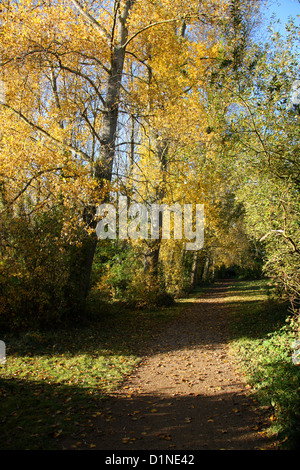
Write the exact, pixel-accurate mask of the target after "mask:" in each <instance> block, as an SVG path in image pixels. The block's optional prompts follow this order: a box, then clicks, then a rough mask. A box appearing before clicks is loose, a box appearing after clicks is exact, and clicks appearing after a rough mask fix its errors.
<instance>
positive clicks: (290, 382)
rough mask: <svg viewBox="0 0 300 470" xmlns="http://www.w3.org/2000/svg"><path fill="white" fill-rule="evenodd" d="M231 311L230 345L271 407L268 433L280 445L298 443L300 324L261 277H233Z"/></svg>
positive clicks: (260, 398) (291, 446)
mask: <svg viewBox="0 0 300 470" xmlns="http://www.w3.org/2000/svg"><path fill="white" fill-rule="evenodd" d="M227 302H228V303H229V305H230V310H231V334H232V343H231V345H232V350H233V352H234V353H235V354H236V356H237V357H238V358H239V362H240V366H241V368H242V370H243V372H244V373H245V375H246V379H247V381H248V383H249V384H250V385H251V386H252V387H253V389H254V390H255V391H256V393H255V395H256V399H258V401H259V403H260V404H261V405H263V406H266V407H269V408H270V412H271V426H270V428H269V430H268V433H269V434H270V435H273V436H276V437H277V438H278V439H279V442H280V443H281V444H280V447H281V448H282V449H295V448H298V447H299V445H300V394H299V385H300V368H299V367H297V366H295V365H294V364H293V363H292V361H291V356H292V352H293V350H292V348H291V345H292V343H293V342H294V341H295V339H298V337H297V331H298V334H299V329H298V328H297V325H296V324H295V321H294V319H293V318H292V316H291V314H290V313H289V311H288V307H287V305H285V304H284V303H282V302H279V301H278V300H276V298H275V296H274V293H273V290H272V288H271V287H270V286H269V283H268V282H267V281H265V280H260V281H251V282H236V283H234V284H233V286H232V287H231V288H230V291H229V292H228V296H227Z"/></svg>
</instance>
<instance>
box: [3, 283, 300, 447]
mask: <svg viewBox="0 0 300 470" xmlns="http://www.w3.org/2000/svg"><path fill="white" fill-rule="evenodd" d="M201 292H202V291H201V289H198V291H197V292H195V296H196V297H198V296H199V295H201ZM92 300H93V303H92V304H91V309H90V311H91V314H92V315H91V318H90V321H89V322H87V323H86V324H85V325H80V326H79V325H78V326H76V325H73V326H71V327H70V326H69V327H68V328H61V329H57V330H53V331H47V332H40V331H35V332H28V333H26V334H19V335H6V336H5V337H2V338H1V339H3V340H4V341H5V343H6V347H7V350H6V353H7V361H6V364H5V365H0V399H1V408H0V422H1V433H0V449H1V450H27V449H28V450H31V449H33V450H35V449H38V450H51V449H56V448H58V444H59V439H60V438H64V437H67V436H68V435H70V434H71V433H72V432H74V431H75V432H76V433H77V434H78V436H79V439H80V434H82V433H83V434H84V430H85V429H86V428H87V427H89V426H92V420H91V418H92V417H93V416H96V415H97V414H98V413H99V412H100V411H99V410H101V406H102V404H103V401H104V400H105V397H106V396H107V394H109V393H110V392H111V391H113V390H114V389H115V388H116V387H118V385H119V384H120V382H121V381H122V380H123V379H124V378H125V377H126V375H128V374H129V373H130V372H131V371H132V370H133V369H134V367H135V366H136V365H137V364H138V362H139V361H140V353H141V350H142V349H143V346H144V345H145V343H147V342H148V341H149V340H150V339H151V338H152V337H155V335H156V334H157V332H158V331H161V330H162V329H163V328H164V326H165V325H166V324H167V323H169V322H170V321H172V319H174V318H175V317H176V316H177V315H178V314H179V313H180V311H181V309H183V308H186V307H187V304H186V302H180V301H179V302H178V303H177V304H175V305H174V306H173V307H169V308H159V309H156V310H148V311H141V310H134V309H132V310H128V309H121V308H119V307H114V306H113V305H107V304H104V303H103V302H99V299H97V298H95V297H94V298H93V299H92ZM189 302H193V298H192V296H191V297H190V298H189ZM226 302H227V303H228V305H229V307H230V311H231V317H230V325H231V335H232V340H231V347H232V350H233V351H234V352H235V354H236V355H237V356H238V357H239V360H240V366H241V367H242V369H243V371H244V373H245V374H246V377H247V380H248V382H249V383H250V384H251V385H252V387H253V388H254V389H255V390H256V398H258V400H259V401H260V403H261V404H262V405H264V406H267V407H270V409H271V411H272V417H273V418H272V419H273V420H272V427H271V429H270V430H269V432H270V433H272V434H274V435H278V437H279V439H280V440H281V442H282V446H285V447H286V448H295V447H296V446H297V445H299V439H300V415H299V411H300V406H299V405H300V399H299V384H300V368H299V367H296V366H294V365H293V364H292V362H291V354H292V350H291V344H292V343H293V341H294V340H295V339H296V334H295V328H294V325H293V323H292V322H290V321H289V322H287V318H288V319H289V315H288V312H287V308H286V306H285V305H284V304H281V303H279V302H278V301H276V300H275V298H274V296H273V291H272V289H271V288H270V287H269V285H268V283H267V282H266V281H251V282H243V281H239V282H235V283H233V285H232V286H231V288H230V289H229V291H228V294H227V297H226Z"/></svg>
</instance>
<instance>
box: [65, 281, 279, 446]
mask: <svg viewBox="0 0 300 470" xmlns="http://www.w3.org/2000/svg"><path fill="white" fill-rule="evenodd" d="M227 287H228V284H227V283H221V284H218V285H216V286H215V287H213V288H212V289H210V290H209V291H208V292H207V293H206V294H205V295H203V296H201V298H199V299H196V300H195V302H194V303H193V304H192V306H189V307H188V308H187V309H186V310H185V311H184V312H183V313H182V314H181V315H180V316H179V318H178V319H176V321H175V322H174V323H173V324H171V325H170V326H169V327H168V328H167V329H166V331H165V332H164V334H163V335H160V336H159V337H158V338H157V340H156V342H155V344H154V345H153V347H152V348H151V349H150V350H149V351H148V353H147V355H145V357H144V359H143V360H142V362H141V364H140V365H139V366H138V367H137V369H136V370H135V372H134V373H133V374H132V375H131V376H130V377H129V378H128V380H127V381H126V382H125V383H124V384H123V386H122V387H121V388H120V389H119V390H117V391H116V392H115V393H114V394H112V396H111V397H110V398H109V399H108V400H106V401H105V402H104V405H103V409H101V410H99V416H98V417H97V418H94V419H93V427H91V432H88V433H87V434H86V435H85V436H84V438H83V441H85V444H86V447H85V448H94V449H96V450H127V451H128V450H133V449H134V450H171V449H173V450H184V449H187V450H219V449H228V450H229V449H232V450H254V449H267V448H272V443H269V442H268V440H267V439H266V438H265V437H264V435H263V433H260V432H259V431H261V428H262V426H263V425H264V424H265V420H266V419H267V417H266V416H263V415H262V414H261V413H260V412H259V411H258V410H257V409H255V407H254V404H253V402H252V401H251V400H250V398H249V396H248V395H249V389H248V388H247V386H246V385H245V384H244V383H243V381H242V379H241V377H239V375H238V374H237V370H236V366H235V363H234V360H233V358H232V357H231V356H230V354H229V351H228V346H227V322H226V317H227V315H226V313H227V307H226V302H224V295H225V292H226V289H227ZM77 440H80V438H78V437H77ZM69 445H70V443H69ZM66 446H67V447H68V444H66V443H65V444H64V448H66ZM69 448H70V447H69Z"/></svg>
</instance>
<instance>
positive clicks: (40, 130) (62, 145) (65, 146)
mask: <svg viewBox="0 0 300 470" xmlns="http://www.w3.org/2000/svg"><path fill="white" fill-rule="evenodd" d="M1 105H2V106H3V107H4V108H6V109H9V110H10V111H12V112H13V113H15V114H16V115H17V116H19V117H20V118H21V119H22V120H23V121H24V122H26V123H27V124H28V125H29V126H30V127H32V128H33V129H35V130H36V131H37V132H38V133H39V134H41V135H42V136H44V137H46V138H47V139H49V140H51V141H52V142H54V143H55V144H56V145H58V147H60V148H62V149H65V150H69V151H71V152H74V153H76V154H78V155H81V156H82V157H84V158H85V159H87V160H90V156H89V155H88V154H87V153H85V152H83V150H80V149H77V148H75V147H73V146H72V145H69V144H66V143H64V142H61V141H60V140H58V139H56V138H55V137H53V136H52V135H51V134H50V133H49V132H47V131H46V130H45V129H43V128H42V127H40V126H38V125H37V124H35V123H34V122H32V121H30V120H29V119H27V117H26V116H24V114H22V113H21V112H20V111H17V110H16V109H14V108H12V107H11V106H9V105H8V104H7V103H1Z"/></svg>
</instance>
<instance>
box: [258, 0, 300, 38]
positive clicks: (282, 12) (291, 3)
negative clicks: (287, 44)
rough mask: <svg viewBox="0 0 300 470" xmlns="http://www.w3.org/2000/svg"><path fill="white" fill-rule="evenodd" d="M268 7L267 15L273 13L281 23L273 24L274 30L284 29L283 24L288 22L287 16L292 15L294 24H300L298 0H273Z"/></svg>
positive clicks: (299, 4)
mask: <svg viewBox="0 0 300 470" xmlns="http://www.w3.org/2000/svg"><path fill="white" fill-rule="evenodd" d="M270 3H271V5H270V6H269V8H268V10H269V11H268V13H267V12H266V13H267V17H271V15H272V13H275V15H276V18H278V19H280V21H281V23H282V25H281V26H280V25H279V24H273V27H274V28H275V29H276V30H280V31H282V30H283V31H284V25H285V23H287V22H288V20H289V17H291V16H292V17H293V18H294V20H295V24H296V25H298V26H300V18H299V17H297V15H300V3H299V1H298V0H273V1H272V2H270Z"/></svg>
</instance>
